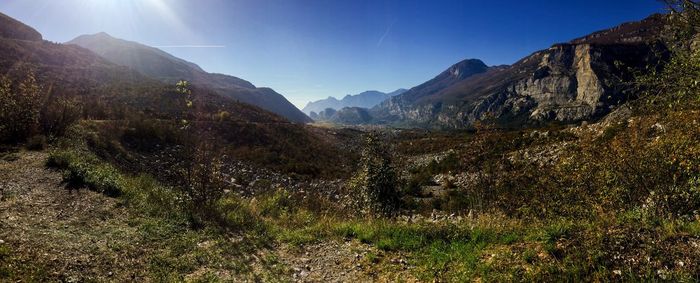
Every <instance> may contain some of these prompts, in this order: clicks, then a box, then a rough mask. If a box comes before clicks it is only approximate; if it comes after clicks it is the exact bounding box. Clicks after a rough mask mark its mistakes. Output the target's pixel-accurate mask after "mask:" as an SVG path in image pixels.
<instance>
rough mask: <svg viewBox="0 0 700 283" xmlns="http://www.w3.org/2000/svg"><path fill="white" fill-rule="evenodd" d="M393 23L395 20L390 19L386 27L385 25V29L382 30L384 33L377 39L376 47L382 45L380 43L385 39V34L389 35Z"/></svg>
mask: <svg viewBox="0 0 700 283" xmlns="http://www.w3.org/2000/svg"><path fill="white" fill-rule="evenodd" d="M394 24H396V20H394V21H392V22H391V23H390V24H389V26H388V27H386V31H384V34H382V37H380V38H379V41H377V47H379V46H382V43H384V39H386V37H387V36H389V33H391V29H392V28H394Z"/></svg>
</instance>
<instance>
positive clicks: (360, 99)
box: [302, 88, 406, 115]
mask: <svg viewBox="0 0 700 283" xmlns="http://www.w3.org/2000/svg"><path fill="white" fill-rule="evenodd" d="M404 92H406V90H405V89H402V88H401V89H397V90H395V91H392V92H390V93H384V92H380V91H376V90H370V91H365V92H363V93H360V94H356V95H350V94H348V95H346V96H345V97H343V99H341V100H338V99H336V98H335V97H328V98H327V99H322V100H318V101H314V102H309V103H308V104H307V105H306V107H304V109H302V111H303V112H304V113H307V114H309V115H311V112H314V113H316V114H318V113H320V112H321V111H324V110H326V109H327V108H333V109H335V110H340V109H342V108H345V107H361V108H372V107H374V106H376V105H377V104H379V103H381V102H383V101H384V100H387V99H388V98H390V97H394V96H396V95H399V94H402V93H404Z"/></svg>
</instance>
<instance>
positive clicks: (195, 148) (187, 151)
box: [175, 81, 226, 225]
mask: <svg viewBox="0 0 700 283" xmlns="http://www.w3.org/2000/svg"><path fill="white" fill-rule="evenodd" d="M175 90H176V92H177V93H179V94H181V95H182V102H183V105H182V106H183V112H182V113H181V115H180V119H179V120H180V121H179V123H180V125H181V128H180V129H181V131H182V136H183V140H182V143H183V145H182V154H181V156H182V158H183V160H182V166H181V169H180V170H181V173H182V179H183V181H184V184H183V190H184V192H185V194H186V196H187V201H186V205H187V209H188V210H189V211H190V216H191V217H192V221H193V224H195V225H201V224H202V223H203V222H204V221H205V220H207V219H211V218H212V217H214V216H215V215H214V211H215V205H216V203H217V201H218V200H219V199H220V198H221V197H222V196H223V193H224V188H225V185H226V183H225V182H224V180H223V177H222V174H221V168H222V165H223V162H222V160H221V156H222V152H221V148H220V145H219V144H220V143H219V142H217V140H215V138H214V137H213V136H212V135H211V134H210V133H209V131H208V130H207V129H206V127H203V126H200V125H201V121H197V116H198V114H199V113H198V110H197V106H196V105H195V100H194V97H193V94H192V90H191V89H190V84H189V82H187V81H180V82H178V83H177V85H176V87H175ZM191 119H194V120H191Z"/></svg>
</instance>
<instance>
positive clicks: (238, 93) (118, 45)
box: [68, 33, 311, 123]
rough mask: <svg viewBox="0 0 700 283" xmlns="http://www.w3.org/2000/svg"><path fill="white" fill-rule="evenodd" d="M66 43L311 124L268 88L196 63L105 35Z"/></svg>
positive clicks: (147, 71) (83, 37)
mask: <svg viewBox="0 0 700 283" xmlns="http://www.w3.org/2000/svg"><path fill="white" fill-rule="evenodd" d="M68 44H74V45H78V46H81V47H83V48H86V49H89V50H91V51H93V52H95V53H96V54H98V55H100V56H102V57H104V58H105V59H107V60H109V61H110V62H113V63H115V64H118V65H122V66H127V67H130V68H132V69H134V70H137V71H139V72H141V73H143V74H145V75H147V76H149V77H153V78H157V79H159V80H162V81H164V82H166V83H170V84H174V83H175V82H177V81H178V80H183V79H184V80H188V81H191V82H192V83H193V84H194V85H198V86H203V87H207V88H210V89H212V90H215V91H216V92H217V93H219V94H221V95H223V96H226V97H230V98H233V99H235V100H237V101H240V102H244V103H248V104H251V105H255V106H258V107H260V108H263V109H265V110H268V111H271V112H273V113H276V114H278V115H280V116H283V117H285V118H287V119H288V120H290V121H292V122H297V123H306V122H310V121H311V119H310V118H309V117H308V116H306V115H305V114H304V113H302V112H301V111H299V109H297V108H296V107H295V106H294V105H292V104H291V103H290V102H289V101H288V100H287V99H286V98H284V96H282V95H281V94H279V93H277V92H275V91H274V90H272V89H270V88H257V87H256V86H254V85H253V84H251V83H250V82H248V81H245V80H243V79H240V78H236V77H233V76H228V75H223V74H212V73H207V72H205V71H204V70H202V68H200V67H199V66H197V65H196V64H194V63H191V62H188V61H185V60H182V59H180V58H177V57H175V56H172V55H170V54H168V53H166V52H164V51H162V50H160V49H157V48H153V47H149V46H146V45H143V44H140V43H137V42H131V41H126V40H122V39H117V38H114V37H112V36H110V35H108V34H106V33H98V34H93V35H82V36H79V37H77V38H75V39H73V40H71V41H69V42H68Z"/></svg>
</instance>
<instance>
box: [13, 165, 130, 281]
mask: <svg viewBox="0 0 700 283" xmlns="http://www.w3.org/2000/svg"><path fill="white" fill-rule="evenodd" d="M14 155H15V157H14V158H5V160H2V161H0V194H1V195H0V240H1V241H2V242H3V243H2V244H1V245H2V247H3V251H4V252H3V254H2V255H0V264H2V265H4V266H1V267H0V268H2V269H0V272H2V271H4V272H5V274H3V275H4V276H7V277H9V278H18V279H20V278H24V279H30V278H35V279H39V278H41V279H51V280H60V281H83V280H110V278H111V280H120V279H136V278H138V277H140V274H139V270H143V268H141V267H143V266H142V265H143V263H141V262H137V261H134V260H133V259H134V258H138V256H137V255H138V253H140V251H138V250H137V249H135V248H133V246H132V247H129V245H130V243H129V242H128V241H129V239H130V238H129V234H135V233H137V231H136V229H135V228H130V227H129V226H128V225H126V223H128V219H129V215H128V213H127V211H126V210H125V208H124V207H122V206H121V205H120V203H119V201H118V200H116V199H112V198H108V197H105V196H103V195H101V194H98V193H95V192H92V191H88V190H72V191H69V190H68V189H67V188H66V187H65V185H64V184H63V183H62V178H61V173H60V172H57V171H54V170H50V169H46V168H45V167H44V162H45V160H46V153H42V152H21V153H17V154H14ZM7 159H9V160H10V161H8V160H7ZM12 159H16V160H12ZM117 226H119V229H114V228H115V227H117ZM120 246H123V247H125V248H120ZM3 257H4V258H3ZM125 271H133V272H125Z"/></svg>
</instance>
